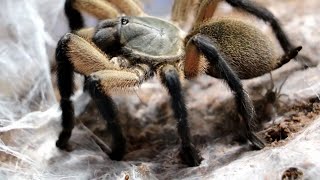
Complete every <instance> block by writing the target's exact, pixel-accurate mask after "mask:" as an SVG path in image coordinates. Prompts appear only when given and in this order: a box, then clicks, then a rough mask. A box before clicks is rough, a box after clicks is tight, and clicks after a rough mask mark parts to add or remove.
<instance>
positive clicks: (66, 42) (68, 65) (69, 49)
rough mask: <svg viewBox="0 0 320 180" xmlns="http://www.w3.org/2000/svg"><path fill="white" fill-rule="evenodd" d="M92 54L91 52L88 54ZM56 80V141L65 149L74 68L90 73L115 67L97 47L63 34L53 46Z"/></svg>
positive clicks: (70, 119)
mask: <svg viewBox="0 0 320 180" xmlns="http://www.w3.org/2000/svg"><path fill="white" fill-rule="evenodd" d="M91 53H92V54H91ZM56 60H57V82H58V89H59V92H60V95H61V100H60V108H61V110H62V116H61V118H62V131H61V133H60V135H59V138H58V140H57V142H56V145H57V147H59V148H60V149H65V150H69V148H70V146H69V145H68V141H69V139H70V137H71V133H72V129H73V127H74V123H75V122H74V108H73V103H72V101H71V100H70V97H71V96H72V95H73V91H74V71H75V72H78V73H80V74H83V75H87V76H88V75H90V74H91V73H93V72H96V71H99V70H102V69H117V68H116V67H114V66H113V64H112V63H110V62H109V61H108V59H107V57H106V56H104V55H103V54H102V53H101V52H100V51H99V50H98V49H96V48H94V46H92V45H91V44H90V43H89V42H87V41H85V40H84V39H83V38H81V37H79V36H77V35H75V34H71V33H67V34H66V35H64V36H63V37H62V38H61V39H60V40H59V42H58V46H57V49H56Z"/></svg>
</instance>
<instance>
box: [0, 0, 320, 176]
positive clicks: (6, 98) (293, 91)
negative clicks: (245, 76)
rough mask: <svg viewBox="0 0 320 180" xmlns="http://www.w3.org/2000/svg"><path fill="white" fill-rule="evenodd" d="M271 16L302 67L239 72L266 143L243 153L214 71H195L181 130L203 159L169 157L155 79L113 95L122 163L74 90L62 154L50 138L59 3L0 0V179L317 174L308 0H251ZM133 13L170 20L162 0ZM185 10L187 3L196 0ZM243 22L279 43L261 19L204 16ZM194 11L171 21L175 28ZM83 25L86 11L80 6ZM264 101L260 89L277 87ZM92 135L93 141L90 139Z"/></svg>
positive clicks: (163, 103)
mask: <svg viewBox="0 0 320 180" xmlns="http://www.w3.org/2000/svg"><path fill="white" fill-rule="evenodd" d="M255 1H256V2H257V3H260V4H262V5H263V6H264V7H266V8H268V9H269V10H270V11H271V12H272V13H274V15H275V16H276V17H277V18H278V19H279V21H280V22H281V24H282V26H283V28H284V30H285V31H286V32H287V34H288V36H289V37H290V39H291V40H292V41H293V42H294V44H296V45H302V46H303V50H302V51H301V54H302V55H304V56H305V57H308V58H307V59H308V61H306V63H308V64H309V66H310V67H309V68H307V69H303V67H302V66H301V64H299V63H297V62H296V61H291V62H290V63H288V64H287V65H285V66H283V67H282V68H280V69H278V70H276V71H274V72H272V76H273V80H271V79H270V75H269V74H266V75H264V76H261V77H258V78H254V79H251V80H246V81H243V83H244V86H245V88H246V90H247V91H248V93H249V94H250V96H251V98H252V99H253V102H254V105H255V108H256V111H257V116H258V127H257V131H258V135H259V136H260V137H262V138H263V139H264V140H265V141H266V143H267V147H266V148H264V149H263V150H260V151H252V150H251V149H250V147H249V145H248V143H243V142H242V141H241V139H240V138H239V133H238V132H239V129H238V127H239V121H240V119H239V117H238V114H237V112H236V111H235V106H234V102H233V97H232V93H231V92H230V91H229V90H228V88H227V87H226V85H225V84H224V83H223V82H221V81H220V80H218V79H214V78H211V77H207V76H201V77H199V78H197V79H194V80H192V81H185V82H184V91H185V97H186V100H187V103H188V104H187V105H188V111H189V121H190V128H191V134H192V138H193V142H194V144H196V146H197V148H198V149H199V150H200V153H201V156H202V157H203V158H204V160H203V161H202V163H201V165H200V166H199V167H193V168H189V167H186V166H185V165H184V164H183V163H182V162H181V160H180V159H179V158H178V147H179V146H178V144H179V142H178V137H177V133H176V128H175V119H174V118H173V114H172V111H171V109H170V99H169V97H168V95H167V92H166V90H165V89H163V88H162V87H161V85H160V83H159V81H158V80H157V79H152V80H150V81H147V82H146V83H144V84H143V85H142V86H141V88H139V89H137V90H136V91H135V92H134V93H130V94H126V93H120V94H119V93H114V94H112V97H113V98H114V100H115V102H116V104H117V106H118V108H119V112H120V120H121V125H122V128H123V131H124V132H125V136H126V137H127V139H128V142H127V143H128V150H127V154H126V155H125V157H124V159H123V160H122V161H112V160H110V159H109V157H108V156H107V155H106V154H105V153H104V152H103V150H104V148H108V145H109V144H110V143H109V142H110V135H109V134H108V132H107V131H106V124H105V122H104V120H103V119H102V117H100V115H99V113H98V112H97V109H96V107H95V106H94V104H93V103H92V102H91V100H90V97H89V96H88V95H87V94H86V93H83V92H82V88H81V87H82V78H81V77H80V76H77V84H78V86H77V87H78V90H77V92H76V93H75V95H74V97H73V101H74V102H75V114H76V116H77V126H76V128H75V130H74V131H73V135H72V138H71V142H72V143H73V144H74V145H75V148H74V150H73V151H72V152H64V151H60V150H58V149H57V148H56V147H55V141H56V139H57V136H58V133H59V132H60V130H61V127H60V123H61V120H60V115H61V111H60V110H59V106H58V100H59V94H58V92H57V89H56V82H55V60H54V52H55V47H56V44H57V41H58V40H59V38H60V37H61V36H62V35H63V34H65V33H66V32H68V31H69V28H68V26H67V21H66V17H65V15H64V12H63V7H64V1H63V0H59V1H55V0H43V1H37V0H19V1H11V0H1V6H0V20H1V24H0V179H125V178H126V177H129V178H130V179H281V178H283V179H285V178H288V179H291V178H293V179H295V178H297V179H298V178H300V179H317V178H318V177H319V176H320V174H319V172H320V149H319V148H320V132H319V131H320V120H319V114H320V103H319V97H320V95H319V93H320V83H319V82H320V81H319V80H320V76H319V75H320V69H319V66H318V65H317V64H318V62H319V61H320V59H319V57H320V48H319V46H318V44H319V42H320V41H319V39H320V36H319V35H320V29H319V25H320V17H319V16H318V10H319V8H320V1H318V0H306V1H304V2H301V1H299V0H282V1H277V0H255ZM139 2H141V6H142V7H143V9H144V11H145V12H146V13H147V14H149V15H153V16H157V17H161V18H165V19H167V20H170V19H171V8H172V5H173V0H162V1H161V0H141V1H139ZM192 2H194V3H195V4H194V7H195V8H196V7H197V3H198V1H197V0H194V1H192ZM221 16H229V17H233V18H237V19H241V20H243V21H245V22H247V23H250V24H252V25H254V26H256V27H258V28H259V29H261V30H262V31H263V32H264V33H266V34H267V35H268V36H269V37H270V38H271V39H272V41H273V42H274V44H275V46H276V47H277V49H279V54H281V53H282V52H281V48H280V47H279V45H278V43H277V41H276V40H275V38H274V35H273V33H272V31H271V30H270V27H269V26H268V25H267V24H265V23H264V22H262V21H261V20H258V19H256V18H255V17H253V16H251V15H248V14H246V13H244V12H242V11H239V10H236V9H234V8H232V7H231V6H229V5H228V4H227V3H225V2H221V3H220V4H219V6H218V9H217V11H216V13H215V16H214V18H217V17H221ZM193 17H194V11H193V10H190V11H187V13H186V17H185V19H186V20H184V21H181V22H179V23H178V25H180V26H181V27H182V28H183V29H184V30H185V31H186V32H187V30H188V28H190V24H191V21H192V19H193ZM86 18H87V24H88V25H94V24H95V23H96V20H94V18H93V17H90V16H88V15H86ZM277 91H280V92H279V93H278V94H279V95H280V94H281V97H279V98H276V99H275V100H273V99H272V98H270V97H269V96H268V95H267V94H268V93H269V92H273V93H275V92H277ZM97 141H99V143H98V144H99V145H98V144H97Z"/></svg>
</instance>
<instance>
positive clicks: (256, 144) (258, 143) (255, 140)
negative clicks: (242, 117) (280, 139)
mask: <svg viewBox="0 0 320 180" xmlns="http://www.w3.org/2000/svg"><path fill="white" fill-rule="evenodd" d="M248 140H249V141H250V142H251V143H252V148H253V149H254V150H260V149H263V148H264V147H265V143H264V142H263V141H262V140H261V139H260V138H259V137H258V136H257V135H256V134H255V133H253V132H249V133H248Z"/></svg>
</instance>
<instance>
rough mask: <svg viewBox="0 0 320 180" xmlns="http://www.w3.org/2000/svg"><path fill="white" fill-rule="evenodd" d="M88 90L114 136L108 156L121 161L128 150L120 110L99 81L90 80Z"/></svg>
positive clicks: (87, 85)
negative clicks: (120, 121) (120, 120)
mask: <svg viewBox="0 0 320 180" xmlns="http://www.w3.org/2000/svg"><path fill="white" fill-rule="evenodd" d="M86 89H87V90H88V91H89V93H90V95H91V97H92V99H93V100H94V102H95V104H96V105H97V107H98V109H99V112H100V113H101V115H102V117H103V118H104V119H105V120H106V121H107V124H108V131H109V132H111V134H112V145H111V149H112V152H111V153H110V154H108V155H109V157H110V158H111V159H112V160H121V159H122V157H123V155H124V153H125V150H126V139H125V138H124V136H123V134H122V130H121V127H120V124H119V121H118V116H117V113H118V109H117V107H116V105H115V103H114V102H113V100H112V98H111V97H110V96H109V95H108V94H106V93H104V92H102V91H101V85H100V83H99V81H98V80H96V79H92V78H88V79H87V81H86Z"/></svg>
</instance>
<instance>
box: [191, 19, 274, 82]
mask: <svg viewBox="0 0 320 180" xmlns="http://www.w3.org/2000/svg"><path fill="white" fill-rule="evenodd" d="M198 33H200V34H203V35H206V36H208V37H209V38H210V39H211V40H212V42H213V43H214V46H215V47H216V48H217V50H218V51H219V52H220V53H221V56H222V57H223V58H224V59H225V60H226V62H227V63H228V64H229V66H230V67H231V68H232V69H233V70H234V71H235V72H236V73H237V75H238V76H239V78H240V79H249V78H253V77H257V76H260V75H262V74H265V73H267V72H270V71H272V70H273V69H274V68H275V66H276V64H277V58H276V53H275V49H274V46H273V44H272V42H271V41H270V39H269V38H268V37H267V36H266V35H264V34H263V33H262V32H261V31H259V30H258V29H257V28H255V27H253V26H250V25H248V24H246V23H244V22H242V21H239V20H233V19H227V18H224V19H218V20H214V21H211V22H208V23H206V24H204V25H201V26H199V27H198V28H196V29H195V30H194V31H193V32H192V33H191V34H190V35H191V36H192V35H194V34H198ZM210 67H214V66H210ZM207 73H208V74H209V75H212V76H214V77H218V78H219V75H218V74H217V73H216V72H215V69H214V68H209V69H207Z"/></svg>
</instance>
